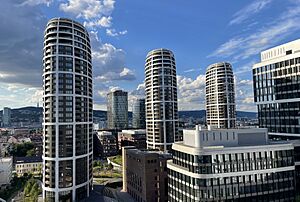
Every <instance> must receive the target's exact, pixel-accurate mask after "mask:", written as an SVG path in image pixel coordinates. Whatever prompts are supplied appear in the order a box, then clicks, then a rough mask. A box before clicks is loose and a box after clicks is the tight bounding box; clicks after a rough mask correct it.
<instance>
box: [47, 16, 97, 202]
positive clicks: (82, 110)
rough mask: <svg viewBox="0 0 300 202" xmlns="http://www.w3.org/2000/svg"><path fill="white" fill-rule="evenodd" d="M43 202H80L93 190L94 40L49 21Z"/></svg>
mask: <svg viewBox="0 0 300 202" xmlns="http://www.w3.org/2000/svg"><path fill="white" fill-rule="evenodd" d="M43 52H44V57H43V67H44V73H43V80H44V85H43V88H44V97H43V101H44V103H43V105H44V106H43V107H44V122H43V132H44V134H43V138H44V139H43V148H44V149H43V198H44V200H47V201H61V200H67V201H79V200H82V199H84V198H86V197H88V196H89V193H90V191H91V189H92V169H93V167H92V161H93V85H92V63H91V62H92V58H91V47H90V39H89V34H88V32H87V30H86V29H85V28H84V27H83V26H82V25H81V24H79V23H77V22H75V21H73V20H70V19H66V18H54V19H51V20H50V21H49V22H48V24H47V27H46V29H45V32H44V51H43Z"/></svg>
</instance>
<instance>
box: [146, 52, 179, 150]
mask: <svg viewBox="0 0 300 202" xmlns="http://www.w3.org/2000/svg"><path fill="white" fill-rule="evenodd" d="M145 94H146V133H147V147H148V148H149V149H158V150H161V151H167V150H169V149H171V145H172V143H173V142H174V141H175V140H176V139H177V138H178V106H177V81H176V65H175V58H174V54H173V53H172V51H170V50H167V49H155V50H152V51H150V52H149V53H148V55H147V58H146V64H145Z"/></svg>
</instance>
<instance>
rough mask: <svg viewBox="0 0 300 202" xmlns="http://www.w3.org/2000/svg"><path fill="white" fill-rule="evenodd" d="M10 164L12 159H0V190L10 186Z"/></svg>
mask: <svg viewBox="0 0 300 202" xmlns="http://www.w3.org/2000/svg"><path fill="white" fill-rule="evenodd" d="M12 163H13V160H12V157H6V158H0V190H2V189H4V188H6V187H7V186H9V185H10V181H11V178H12V175H11V174H12Z"/></svg>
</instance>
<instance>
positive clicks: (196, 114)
mask: <svg viewBox="0 0 300 202" xmlns="http://www.w3.org/2000/svg"><path fill="white" fill-rule="evenodd" d="M236 114H237V118H251V119H254V118H256V117H257V113H256V112H246V111H237V112H236ZM205 115H206V111H205V110H193V111H179V117H180V118H188V117H193V118H200V119H201V118H204V117H205Z"/></svg>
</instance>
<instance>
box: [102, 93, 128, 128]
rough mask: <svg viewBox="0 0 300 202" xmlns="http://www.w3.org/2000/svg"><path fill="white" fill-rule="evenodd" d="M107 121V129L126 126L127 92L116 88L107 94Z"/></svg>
mask: <svg viewBox="0 0 300 202" xmlns="http://www.w3.org/2000/svg"><path fill="white" fill-rule="evenodd" d="M107 122H108V128H109V129H126V128H128V93H127V92H125V91H122V90H116V91H113V92H110V93H108V94H107Z"/></svg>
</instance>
